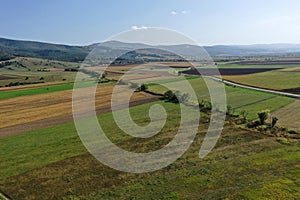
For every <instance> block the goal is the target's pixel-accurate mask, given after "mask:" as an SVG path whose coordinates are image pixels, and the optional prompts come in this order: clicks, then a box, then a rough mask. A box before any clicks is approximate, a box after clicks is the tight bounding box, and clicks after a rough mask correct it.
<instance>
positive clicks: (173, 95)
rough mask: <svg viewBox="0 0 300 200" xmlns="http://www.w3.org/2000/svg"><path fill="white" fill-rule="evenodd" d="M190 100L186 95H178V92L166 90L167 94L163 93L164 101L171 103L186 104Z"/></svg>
mask: <svg viewBox="0 0 300 200" xmlns="http://www.w3.org/2000/svg"><path fill="white" fill-rule="evenodd" d="M189 98H190V95H189V94H188V93H184V94H182V95H181V94H180V92H179V91H175V92H173V91H171V90H168V91H167V92H165V93H164V99H165V100H167V101H169V102H173V103H186V102H188V100H189Z"/></svg>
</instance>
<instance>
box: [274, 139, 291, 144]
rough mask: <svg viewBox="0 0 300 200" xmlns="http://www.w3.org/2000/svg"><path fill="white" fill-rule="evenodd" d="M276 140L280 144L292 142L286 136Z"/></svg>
mask: <svg viewBox="0 0 300 200" xmlns="http://www.w3.org/2000/svg"><path fill="white" fill-rule="evenodd" d="M276 141H277V142H279V143H280V144H290V141H289V140H288V139H286V138H277V139H276Z"/></svg>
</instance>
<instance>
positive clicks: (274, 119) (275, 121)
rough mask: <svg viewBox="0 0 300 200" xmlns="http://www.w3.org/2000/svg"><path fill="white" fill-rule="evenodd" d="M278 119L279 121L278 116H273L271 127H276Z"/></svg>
mask: <svg viewBox="0 0 300 200" xmlns="http://www.w3.org/2000/svg"><path fill="white" fill-rule="evenodd" d="M277 121H278V118H277V117H272V121H271V128H274V127H275V126H276V123H277Z"/></svg>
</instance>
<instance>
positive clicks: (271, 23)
mask: <svg viewBox="0 0 300 200" xmlns="http://www.w3.org/2000/svg"><path fill="white" fill-rule="evenodd" d="M299 7H300V2H299V1H297V0H287V1H282V0H274V1H267V0H266V1H263V2H261V1H259V0H253V1H238V0H227V1H218V0H210V1H209V0H201V1H195V0H193V1H188V2H187V1H180V0H166V1H159V0H153V1H147V2H141V1H137V0H131V1H121V0H112V1H101V2H100V1H96V0H90V1H83V0H74V1H71V0H66V1H59V0H53V1H47V2H46V1H35V0H28V1H17V0H11V1H9V0H1V8H2V11H1V12H0V16H1V19H3V20H2V23H1V32H0V37H4V38H11V39H19V40H33V41H42V42H50V43H61V44H71V45H89V44H92V43H96V42H101V41H103V40H105V39H107V38H108V37H110V36H112V35H114V34H117V33H119V32H122V31H125V30H130V29H131V30H140V29H147V27H162V28H167V29H171V30H176V31H179V32H180V33H182V34H184V35H187V36H189V37H191V38H193V39H194V40H196V41H197V42H198V43H199V44H200V45H217V44H268V43H300V37H299V35H300V26H299V24H300V12H299Z"/></svg>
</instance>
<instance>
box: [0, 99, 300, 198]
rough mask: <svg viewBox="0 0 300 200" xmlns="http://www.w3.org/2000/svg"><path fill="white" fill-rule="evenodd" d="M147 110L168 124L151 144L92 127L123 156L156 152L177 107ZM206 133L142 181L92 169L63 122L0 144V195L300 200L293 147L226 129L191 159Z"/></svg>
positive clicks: (105, 121)
mask: <svg viewBox="0 0 300 200" xmlns="http://www.w3.org/2000/svg"><path fill="white" fill-rule="evenodd" d="M154 103H155V104H156V103H160V104H161V105H163V106H164V107H165V108H166V110H167V113H168V117H169V116H171V118H168V120H167V124H166V126H165V128H164V129H163V131H162V132H161V133H160V134H159V135H157V136H155V137H154V138H150V139H146V140H144V139H140V140H139V139H133V138H132V137H129V136H128V135H127V136H126V135H124V134H123V133H122V131H121V130H120V129H119V128H118V127H117V126H116V125H115V124H114V121H113V120H112V115H111V113H107V114H102V115H100V116H99V122H100V124H101V125H102V126H103V129H104V130H105V131H106V132H107V135H108V137H109V138H110V139H111V140H112V141H113V142H115V143H116V144H118V145H119V146H120V147H122V148H124V149H128V150H133V149H134V151H141V152H147V151H149V150H152V149H158V148H161V147H162V146H164V145H165V144H166V143H167V142H168V141H169V140H170V139H172V138H173V136H174V133H175V132H176V129H177V128H176V127H177V126H176V124H177V123H178V122H179V121H178V120H179V119H180V112H179V110H178V105H177V104H173V103H165V102H162V101H161V102H154ZM154 103H150V104H144V105H140V106H136V107H132V108H130V112H131V114H132V116H133V119H134V120H135V121H136V122H137V123H138V124H141V125H142V124H147V123H148V122H149V118H148V116H147V115H140V113H145V112H147V110H148V109H149V107H150V106H151V105H153V104H154ZM206 127H207V122H205V120H204V121H203V122H201V123H200V126H199V132H198V135H197V137H196V139H195V140H194V142H193V144H192V146H191V147H190V148H189V150H188V151H187V152H186V153H185V154H184V155H183V157H181V158H180V159H178V160H177V161H176V162H175V163H173V164H172V165H170V166H169V167H167V168H165V169H162V170H158V171H156V172H153V173H147V174H130V173H124V172H118V171H116V170H113V169H110V168H109V167H107V166H105V165H103V164H101V163H99V162H98V161H96V160H95V159H94V158H93V157H92V156H91V155H89V154H88V153H87V152H86V150H85V148H84V146H83V145H82V143H81V142H80V140H79V138H78V136H77V134H76V131H75V127H74V124H73V123H71V122H70V123H65V124H61V125H58V126H53V127H49V128H45V129H41V130H38V131H32V132H28V133H25V134H20V135H15V136H11V137H6V138H2V139H1V140H0V144H1V145H0V146H1V151H0V155H1V158H2V162H1V164H0V165H1V169H3V170H1V174H0V177H1V180H0V190H1V191H5V194H7V195H8V196H10V197H11V198H13V199H32V198H34V199H41V198H44V197H45V196H46V197H47V198H65V199H73V198H80V199H116V198H130V197H132V196H135V197H136V198H139V199H151V198H160V197H163V198H164V199H170V198H171V199H187V198H188V199H198V198H199V195H201V196H203V197H205V198H206V199H215V198H226V197H227V198H228V199H237V198H243V199H245V198H250V199H255V198H257V197H260V198H261V197H264V198H267V199H268V198H270V197H271V196H272V195H274V193H273V192H274V190H275V191H276V194H277V196H278V197H279V198H278V199H280V198H285V199H295V198H296V197H297V196H299V195H300V193H299V192H300V191H299V190H297V187H298V185H299V178H300V177H299V174H300V173H299V168H297V166H298V163H299V161H300V160H299V159H300V155H299V152H300V151H299V150H300V149H299V147H300V146H299V143H297V141H291V143H290V144H289V145H283V144H280V143H279V142H277V141H276V138H272V137H267V136H264V135H262V134H259V133H256V132H251V131H244V130H241V129H238V128H234V127H232V126H230V125H227V126H226V127H225V128H224V131H223V133H222V137H221V138H220V139H219V142H218V144H217V146H216V148H215V149H214V150H213V151H212V152H211V153H210V154H209V156H207V157H206V158H204V159H199V157H198V151H199V147H200V145H201V143H202V141H203V137H204V134H205V130H206ZM108 130H109V131H108ZM33 138H34V139H33ZM237 169H238V170H237ZM262 189H263V190H262Z"/></svg>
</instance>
